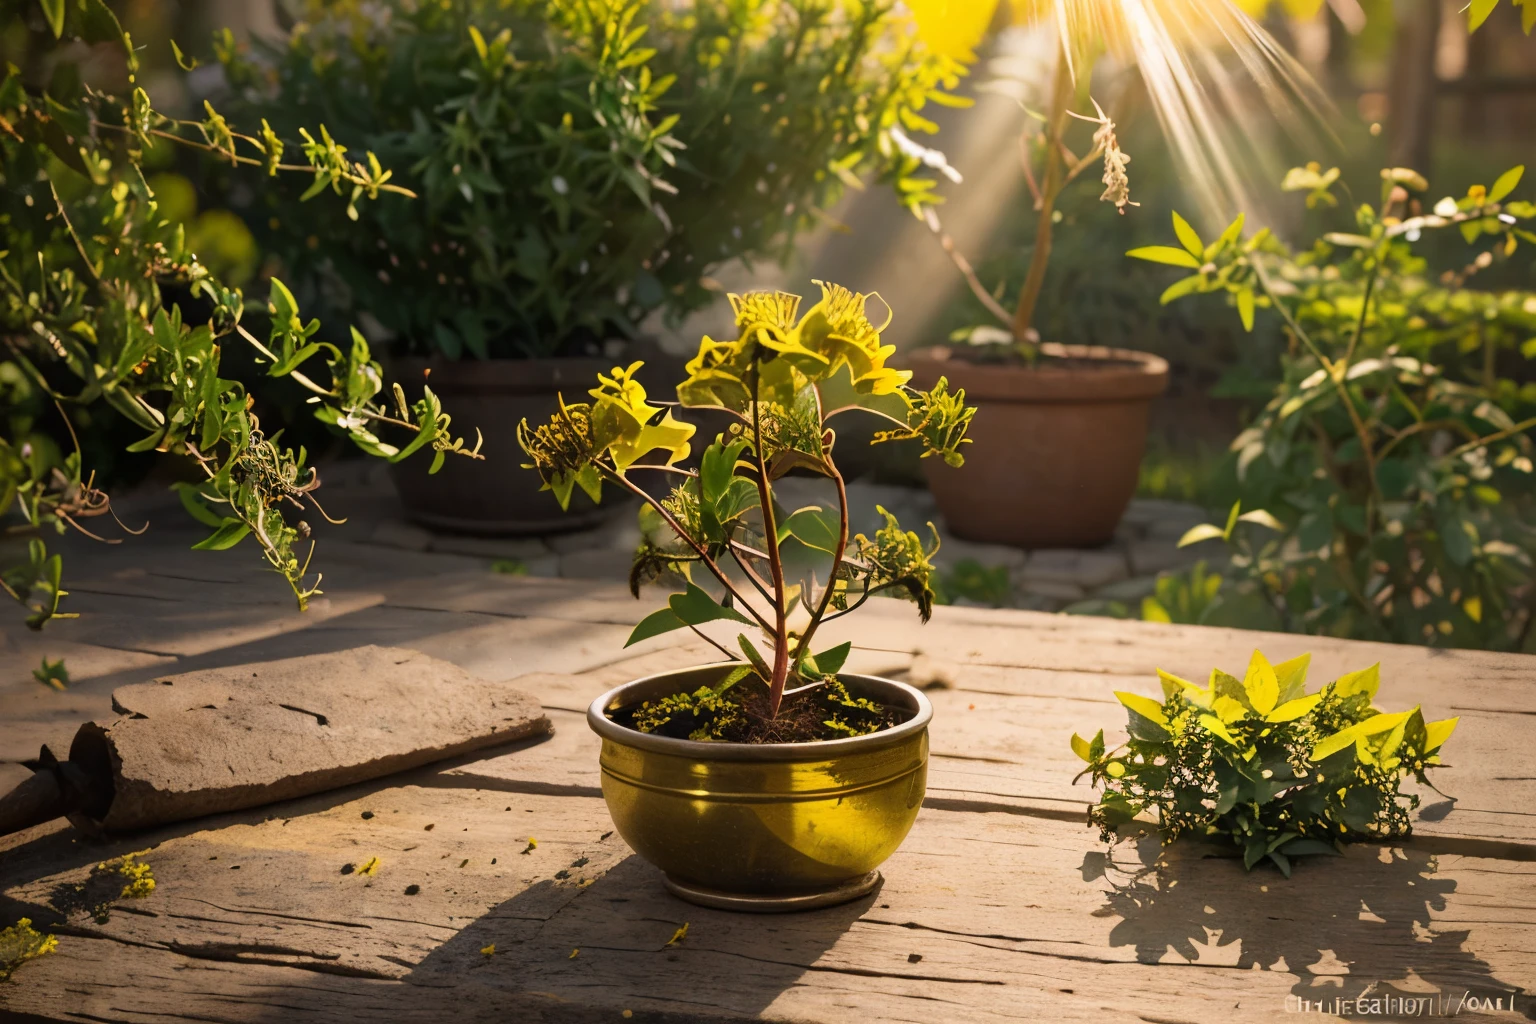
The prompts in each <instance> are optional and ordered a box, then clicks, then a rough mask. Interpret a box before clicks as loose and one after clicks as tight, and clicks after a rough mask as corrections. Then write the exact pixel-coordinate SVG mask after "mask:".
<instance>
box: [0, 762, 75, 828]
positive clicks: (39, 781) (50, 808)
mask: <svg viewBox="0 0 1536 1024" xmlns="http://www.w3.org/2000/svg"><path fill="white" fill-rule="evenodd" d="M70 804H71V801H70V800H69V799H68V798H67V797H66V796H65V794H64V790H63V788H62V787H61V786H60V785H59V777H58V776H57V775H55V774H54V773H53V772H51V771H40V772H34V773H33V775H32V777H31V778H30V779H27V780H25V781H24V782H22V783H21V785H19V786H17V787H16V788H15V789H13V790H11V791H10V792H9V793H7V794H5V795H4V796H0V836H8V835H10V834H11V833H12V832H20V831H21V830H22V829H24V828H31V827H32V826H33V825H41V824H42V823H43V822H45V821H52V820H53V819H54V818H58V817H62V816H63V815H65V814H68V813H69V811H70V809H71V807H70Z"/></svg>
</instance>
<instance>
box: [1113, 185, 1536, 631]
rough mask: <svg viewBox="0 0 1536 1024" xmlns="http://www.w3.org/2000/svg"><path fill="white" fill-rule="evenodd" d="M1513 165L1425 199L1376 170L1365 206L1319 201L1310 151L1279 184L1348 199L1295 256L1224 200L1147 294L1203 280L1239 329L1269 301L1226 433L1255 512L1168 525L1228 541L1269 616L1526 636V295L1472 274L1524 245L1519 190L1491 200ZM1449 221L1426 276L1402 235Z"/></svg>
mask: <svg viewBox="0 0 1536 1024" xmlns="http://www.w3.org/2000/svg"><path fill="white" fill-rule="evenodd" d="M1522 171H1523V169H1522V168H1519V167H1516V168H1513V169H1511V170H1510V171H1508V172H1506V173H1505V174H1503V175H1501V176H1500V177H1499V178H1498V179H1497V180H1496V181H1495V182H1494V184H1493V185H1492V186H1489V187H1485V186H1482V185H1477V186H1473V187H1472V188H1471V189H1469V190H1468V192H1467V194H1466V195H1465V196H1463V197H1462V198H1460V199H1457V198H1453V197H1449V196H1447V197H1445V198H1442V199H1440V200H1439V201H1438V202H1435V203H1433V205H1432V207H1431V208H1430V209H1429V210H1428V211H1427V212H1426V209H1425V208H1426V206H1429V205H1430V204H1429V202H1428V198H1427V196H1425V192H1426V191H1427V189H1428V187H1429V186H1428V183H1427V182H1425V181H1424V179H1423V178H1422V177H1421V176H1420V175H1418V174H1417V173H1415V172H1412V171H1407V170H1403V169H1399V168H1393V169H1388V170H1386V171H1383V172H1382V195H1381V204H1380V209H1379V211H1378V209H1376V208H1375V207H1372V206H1370V205H1361V206H1359V207H1358V208H1357V209H1355V210H1353V211H1349V210H1347V209H1346V208H1344V207H1340V206H1337V205H1336V204H1337V200H1336V199H1334V197H1333V191H1332V190H1333V187H1334V185H1335V184H1336V183H1337V177H1338V176H1337V175H1335V174H1333V173H1332V172H1326V173H1325V172H1322V171H1321V170H1320V169H1319V168H1318V167H1317V165H1309V166H1308V167H1306V168H1300V169H1297V170H1294V171H1292V172H1291V174H1289V175H1287V179H1286V186H1285V187H1286V188H1287V189H1288V190H1291V191H1300V192H1305V193H1306V194H1307V201H1308V203H1309V204H1310V205H1312V206H1314V207H1317V208H1318V209H1319V210H1326V209H1333V210H1335V211H1336V212H1335V213H1334V215H1335V216H1338V217H1341V218H1342V217H1346V216H1347V217H1349V223H1348V224H1346V225H1342V226H1344V227H1347V228H1348V229H1349V230H1335V231H1329V232H1327V233H1325V234H1323V235H1322V237H1321V238H1319V239H1317V240H1316V241H1315V242H1314V243H1313V245H1312V246H1311V247H1310V248H1309V249H1307V250H1304V251H1301V252H1293V251H1292V250H1291V249H1289V248H1288V247H1286V246H1285V245H1284V244H1282V243H1281V242H1280V241H1279V240H1277V239H1276V238H1274V237H1273V236H1272V235H1271V234H1269V232H1268V231H1267V230H1261V231H1259V232H1257V233H1255V234H1253V235H1252V236H1246V237H1245V235H1244V228H1243V219H1242V218H1241V217H1239V218H1238V219H1237V220H1236V221H1234V222H1233V223H1232V224H1231V225H1230V226H1229V227H1228V228H1227V229H1226V231H1225V232H1223V233H1222V235H1221V236H1220V237H1219V238H1217V239H1215V240H1213V241H1211V242H1210V243H1204V242H1202V241H1201V240H1200V239H1198V238H1191V239H1188V241H1189V243H1190V244H1189V247H1188V250H1187V251H1189V252H1190V253H1191V258H1192V259H1193V258H1194V257H1193V255H1192V251H1193V249H1195V248H1199V249H1200V250H1201V251H1200V257H1199V260H1200V262H1199V266H1198V267H1197V268H1195V270H1196V272H1195V273H1194V274H1192V275H1189V276H1187V277H1185V278H1183V279H1182V280H1180V281H1177V282H1175V283H1174V284H1173V285H1172V286H1170V287H1169V288H1168V290H1167V292H1165V293H1164V299H1165V301H1172V300H1174V299H1177V298H1180V297H1182V296H1187V295H1196V294H1217V295H1222V296H1224V297H1225V298H1226V300H1227V301H1228V302H1229V303H1230V304H1231V305H1232V306H1234V307H1235V308H1236V309H1237V312H1238V316H1239V318H1240V319H1241V320H1242V322H1243V324H1244V325H1245V327H1246V326H1251V325H1252V324H1253V322H1254V318H1255V317H1256V316H1257V315H1258V314H1259V313H1260V312H1264V311H1273V312H1274V313H1276V314H1278V316H1279V318H1280V320H1281V323H1282V325H1283V328H1284V330H1285V332H1286V334H1287V336H1288V339H1289V349H1288V351H1287V352H1286V353H1285V354H1284V355H1283V356H1282V358H1281V361H1280V373H1281V379H1280V380H1279V381H1278V382H1277V383H1276V384H1275V386H1274V391H1273V394H1272V396H1271V398H1270V400H1269V402H1268V404H1267V405H1266V406H1265V407H1264V409H1263V411H1262V412H1261V413H1260V414H1259V415H1258V417H1257V419H1256V420H1255V422H1254V423H1253V424H1252V425H1251V426H1250V427H1249V428H1248V429H1246V430H1244V431H1243V432H1242V433H1241V434H1239V435H1238V437H1237V438H1236V439H1235V440H1234V442H1233V443H1232V450H1233V452H1234V453H1235V454H1236V467H1237V475H1238V486H1239V493H1240V495H1241V502H1242V505H1244V506H1248V507H1250V508H1252V509H1253V511H1250V512H1248V513H1246V514H1239V511H1238V507H1236V506H1234V508H1233V510H1232V514H1231V515H1230V516H1229V517H1228V521H1227V523H1226V525H1225V526H1218V525H1215V524H1206V525H1203V526H1201V527H1197V528H1196V530H1194V531H1192V532H1191V534H1190V535H1189V536H1187V537H1186V538H1185V542H1186V543H1193V542H1194V541H1196V540H1203V539H1207V538H1216V537H1219V538H1222V539H1224V540H1226V541H1228V542H1230V543H1231V544H1232V545H1233V547H1234V549H1235V552H1236V554H1235V556H1234V561H1233V566H1234V568H1235V569H1236V570H1237V572H1238V574H1239V575H1240V576H1241V577H1242V579H1241V581H1240V583H1239V589H1240V590H1241V591H1242V592H1243V593H1244V594H1246V595H1248V596H1250V597H1253V598H1255V599H1256V600H1254V601H1253V602H1252V606H1253V607H1254V608H1255V609H1258V610H1261V611H1262V612H1263V613H1264V615H1266V616H1268V617H1272V616H1273V615H1275V614H1278V615H1279V616H1280V617H1281V618H1282V621H1283V625H1284V627H1285V628H1287V629H1290V630H1293V631H1305V632H1310V633H1319V634H1325V635H1332V636H1346V637H1356V638H1362V639H1377V640H1391V641H1396V642H1404V643H1429V644H1444V645H1450V646H1458V647H1487V648H1495V649H1511V648H1513V649H1520V648H1522V647H1524V648H1526V649H1531V647H1532V645H1533V644H1536V630H1533V628H1532V613H1533V608H1532V602H1531V599H1530V592H1531V580H1532V564H1533V562H1532V559H1533V556H1536V530H1533V528H1532V526H1531V523H1532V521H1533V512H1536V480H1533V456H1536V445H1533V441H1532V436H1531V432H1532V429H1533V428H1536V384H1532V383H1531V382H1530V380H1529V377H1530V371H1529V367H1530V365H1531V360H1532V359H1533V358H1536V344H1533V343H1532V338H1533V337H1536V293H1532V292H1523V291H1504V292H1492V291H1480V290H1477V289H1475V288H1473V287H1470V283H1471V282H1472V280H1473V279H1474V277H1475V276H1476V275H1477V274H1478V273H1480V272H1481V271H1483V270H1485V269H1487V268H1489V267H1491V266H1493V265H1494V264H1495V263H1496V262H1498V261H1508V260H1511V259H1512V258H1514V257H1515V256H1516V254H1517V253H1518V252H1520V251H1521V250H1520V243H1522V242H1525V243H1536V233H1533V232H1532V231H1531V230H1529V228H1528V227H1527V226H1526V225H1527V224H1528V223H1529V222H1530V221H1531V220H1532V218H1536V204H1533V203H1529V202H1525V201H1523V200H1515V199H1511V198H1509V197H1510V196H1511V194H1512V193H1513V192H1514V190H1515V189H1516V187H1517V186H1518V184H1519V182H1520V179H1521V175H1522ZM1324 197H1327V198H1326V199H1325V198H1324ZM1330 201H1331V202H1330ZM1449 229H1455V230H1456V231H1457V232H1458V233H1459V234H1460V235H1461V236H1462V238H1463V240H1464V241H1465V243H1466V244H1468V245H1469V246H1472V248H1473V250H1474V252H1473V253H1472V254H1471V255H1470V258H1469V259H1467V261H1466V263H1465V265H1464V266H1463V267H1462V269H1460V270H1457V271H1450V272H1447V273H1445V274H1443V275H1440V276H1439V277H1437V278H1432V277H1431V276H1429V274H1428V273H1427V268H1426V264H1425V261H1424V260H1423V259H1422V258H1421V257H1419V256H1418V255H1416V254H1415V252H1414V244H1415V243H1416V242H1418V241H1419V240H1420V239H1421V237H1422V236H1423V235H1425V234H1427V233H1429V232H1432V231H1447V230H1449ZM1180 234H1184V232H1180ZM1190 234H1192V232H1191V233H1190ZM1180 251H1186V250H1180ZM1132 255H1138V256H1141V257H1143V258H1146V257H1147V253H1146V252H1145V250H1134V251H1133V252H1132ZM1254 526H1262V527H1263V529H1262V530H1255V529H1254V528H1253V527H1254Z"/></svg>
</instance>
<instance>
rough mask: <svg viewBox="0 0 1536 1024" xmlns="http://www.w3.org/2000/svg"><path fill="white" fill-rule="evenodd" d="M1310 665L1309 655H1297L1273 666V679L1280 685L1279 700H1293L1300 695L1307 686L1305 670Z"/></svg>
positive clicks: (1310, 658)
mask: <svg viewBox="0 0 1536 1024" xmlns="http://www.w3.org/2000/svg"><path fill="white" fill-rule="evenodd" d="M1311 664H1312V655H1311V653H1310V652H1309V653H1307V654H1302V655H1298V656H1297V657H1294V658H1291V659H1290V660H1288V661H1282V662H1281V663H1280V664H1278V665H1276V666H1275V679H1276V680H1278V681H1279V683H1280V700H1281V702H1282V703H1283V702H1285V701H1288V700H1294V699H1296V698H1297V697H1300V696H1301V695H1302V692H1303V691H1304V690H1305V689H1306V685H1307V668H1308V667H1309V666H1311Z"/></svg>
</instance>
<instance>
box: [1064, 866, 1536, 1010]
mask: <svg viewBox="0 0 1536 1024" xmlns="http://www.w3.org/2000/svg"><path fill="white" fill-rule="evenodd" d="M1458 859H1459V858H1458ZM1082 870H1083V877H1084V879H1085V880H1092V879H1094V878H1102V879H1103V880H1104V881H1105V882H1107V883H1108V884H1109V885H1111V886H1113V888H1112V889H1111V890H1109V891H1108V892H1107V893H1106V897H1107V899H1106V902H1105V905H1104V906H1103V907H1102V908H1101V909H1100V910H1099V911H1097V916H1101V917H1119V918H1121V920H1120V922H1119V923H1118V924H1116V925H1115V927H1114V929H1113V930H1112V931H1111V932H1110V937H1109V944H1110V945H1111V946H1133V947H1135V950H1136V959H1137V960H1138V961H1139V962H1141V963H1147V964H1156V963H1181V962H1183V963H1188V964H1190V965H1193V966H1198V967H1225V968H1231V969H1236V970H1254V969H1267V970H1280V971H1289V972H1291V973H1293V974H1296V975H1298V977H1299V980H1298V981H1297V982H1296V984H1295V986H1294V987H1293V988H1292V990H1291V991H1292V994H1293V996H1294V997H1295V998H1296V999H1297V1000H1310V1001H1311V1002H1312V1003H1313V1004H1316V1003H1318V1002H1324V1003H1326V1004H1328V1005H1332V1004H1333V1001H1334V1000H1335V999H1338V1000H1352V999H1358V998H1359V997H1361V996H1368V997H1378V998H1383V999H1385V998H1388V997H1390V998H1391V999H1392V1000H1394V1005H1400V1004H1397V1003H1396V1002H1395V1001H1397V1000H1418V999H1424V998H1426V997H1432V998H1433V999H1434V1000H1435V1002H1434V1004H1433V1005H1435V1006H1437V1007H1438V1006H1439V1005H1440V999H1441V997H1444V998H1446V999H1448V1000H1449V1001H1450V1004H1451V1006H1452V1007H1454V1006H1455V1005H1456V1003H1457V1001H1458V1000H1460V999H1461V998H1462V997H1463V995H1464V994H1467V993H1470V994H1471V995H1472V996H1475V997H1477V999H1479V1000H1482V999H1485V998H1496V999H1497V998H1501V997H1502V999H1503V1007H1504V1008H1505V1011H1506V1012H1508V1010H1509V1008H1510V1007H1511V1006H1514V1007H1516V1009H1517V1010H1518V1011H1519V1012H1523V1013H1524V1015H1525V1016H1526V1017H1528V1018H1530V1019H1536V1000H1533V999H1532V998H1531V997H1530V996H1528V995H1526V994H1525V993H1524V992H1523V991H1522V989H1521V987H1520V986H1519V985H1514V984H1510V983H1508V982H1504V981H1501V980H1499V979H1498V978H1496V977H1495V976H1494V973H1493V970H1492V968H1490V966H1489V965H1488V964H1487V963H1485V962H1484V961H1483V960H1482V959H1480V958H1479V957H1478V955H1477V953H1476V952H1475V951H1473V950H1471V949H1468V948H1467V946H1466V941H1467V937H1468V935H1469V934H1470V933H1469V932H1467V931H1454V930H1447V929H1445V928H1444V927H1443V926H1444V924H1445V923H1446V918H1447V917H1449V918H1450V920H1455V919H1456V916H1455V908H1454V907H1451V903H1452V901H1453V897H1454V895H1455V894H1456V891H1457V882H1456V881H1455V880H1454V879H1452V878H1450V877H1447V876H1445V875H1442V874H1440V873H1439V865H1438V858H1437V856H1436V855H1434V854H1432V853H1429V852H1427V851H1425V850H1423V849H1420V848H1418V847H1416V846H1415V845H1413V844H1412V843H1406V844H1403V845H1397V846H1393V845H1387V844H1383V845H1374V844H1373V845H1364V844H1362V845H1357V846H1352V847H1349V848H1348V850H1347V851H1346V852H1345V854H1344V855H1343V856H1342V857H1308V858H1305V859H1304V860H1300V861H1298V862H1297V864H1296V867H1295V877H1294V878H1293V879H1289V880H1288V879H1286V878H1284V877H1283V876H1282V875H1281V874H1280V873H1279V872H1278V871H1275V870H1270V869H1269V868H1268V867H1267V866H1266V867H1260V868H1256V869H1254V870H1253V871H1252V872H1247V871H1244V870H1243V867H1242V864H1241V862H1240V861H1239V859H1237V858H1235V857H1224V856H1217V855H1216V854H1215V853H1214V852H1212V848H1211V847H1201V846H1198V845H1185V844H1178V845H1175V846H1173V847H1170V848H1168V849H1167V850H1162V851H1160V850H1159V844H1158V842H1157V840H1156V839H1153V838H1144V839H1141V840H1138V841H1137V842H1136V844H1135V856H1134V858H1127V857H1125V856H1124V855H1123V853H1122V855H1121V856H1120V857H1118V858H1116V857H1115V856H1114V855H1113V854H1111V855H1108V856H1106V855H1105V854H1102V853H1097V852H1095V853H1090V854H1088V855H1087V856H1086V857H1085V858H1084V860H1083V869H1082ZM1465 873H1466V872H1465V862H1464V863H1463V870H1462V874H1463V875H1465ZM1448 908H1449V910H1450V913H1449V914H1448V913H1447V911H1448ZM1405 948H1406V949H1410V950H1412V951H1413V955H1412V956H1411V957H1405V956H1404V949H1405ZM1295 1005H1299V1004H1295ZM1287 1009H1288V1010H1290V1009H1293V1006H1287ZM1410 1015H1411V1014H1410Z"/></svg>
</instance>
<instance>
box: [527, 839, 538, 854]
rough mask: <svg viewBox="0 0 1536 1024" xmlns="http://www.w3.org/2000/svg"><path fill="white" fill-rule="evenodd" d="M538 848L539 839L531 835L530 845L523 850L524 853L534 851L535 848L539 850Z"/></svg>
mask: <svg viewBox="0 0 1536 1024" xmlns="http://www.w3.org/2000/svg"><path fill="white" fill-rule="evenodd" d="M538 848H539V841H538V840H537V839H535V838H533V836H529V837H528V845H527V846H525V847H523V852H524V853H532V852H533V851H534V850H537V849H538Z"/></svg>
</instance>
